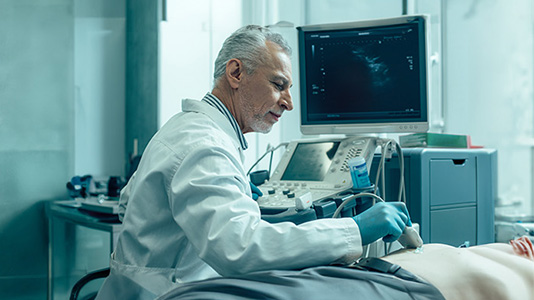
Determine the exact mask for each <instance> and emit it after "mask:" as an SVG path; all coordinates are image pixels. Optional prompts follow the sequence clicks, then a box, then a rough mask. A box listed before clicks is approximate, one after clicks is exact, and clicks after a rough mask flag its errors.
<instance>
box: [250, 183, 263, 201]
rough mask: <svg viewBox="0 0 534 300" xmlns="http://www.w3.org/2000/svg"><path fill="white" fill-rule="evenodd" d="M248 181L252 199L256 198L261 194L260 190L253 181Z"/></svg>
mask: <svg viewBox="0 0 534 300" xmlns="http://www.w3.org/2000/svg"><path fill="white" fill-rule="evenodd" d="M249 183H250V189H251V190H252V199H254V200H258V198H259V197H260V196H263V193H262V192H261V191H260V189H259V188H258V187H257V186H256V185H254V183H252V182H249Z"/></svg>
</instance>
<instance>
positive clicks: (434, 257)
mask: <svg viewBox="0 0 534 300" xmlns="http://www.w3.org/2000/svg"><path fill="white" fill-rule="evenodd" d="M529 242H530V241H528V242H526V241H525V240H519V241H517V240H516V241H515V242H512V245H515V246H512V245H509V244H498V243H496V244H487V245H480V246H474V247H469V248H454V247H451V246H448V245H442V244H426V245H424V247H423V251H422V253H416V251H415V250H401V251H398V252H396V253H393V254H391V255H388V256H386V257H383V258H382V259H384V260H387V261H389V262H391V263H395V264H398V265H400V266H401V267H403V268H404V269H406V270H408V271H410V272H412V273H414V274H416V275H418V276H420V277H421V278H423V279H425V280H427V281H429V282H430V283H432V284H434V285H435V286H436V287H437V288H438V289H439V290H440V291H441V292H442V294H443V295H444V296H445V298H446V299H458V300H461V299H481V300H482V299H484V300H485V299H499V300H502V299H531V298H532V295H534V260H532V259H531V258H532V257H533V255H532V253H534V250H533V248H532V243H529ZM529 249H530V250H529ZM516 252H517V253H519V254H520V255H518V254H516Z"/></svg>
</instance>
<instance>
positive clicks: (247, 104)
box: [239, 42, 293, 133]
mask: <svg viewBox="0 0 534 300" xmlns="http://www.w3.org/2000/svg"><path fill="white" fill-rule="evenodd" d="M267 49H268V51H267V53H266V54H265V55H266V58H267V59H266V63H265V64H264V65H262V66H259V67H258V68H256V70H255V71H254V72H253V74H252V75H249V74H244V77H243V83H242V85H241V86H240V97H239V98H240V101H239V102H240V105H241V121H242V124H241V125H242V127H243V133H247V132H262V133H267V132H269V131H271V128H272V127H273V125H274V124H275V123H276V122H278V119H279V118H280V117H281V116H282V114H283V113H284V111H286V110H292V109H293V102H292V101H291V93H290V92H289V88H290V87H291V85H292V78H291V60H290V59H289V56H288V55H287V54H286V53H285V52H284V51H283V50H282V48H280V46H278V45H276V44H274V43H272V42H267Z"/></svg>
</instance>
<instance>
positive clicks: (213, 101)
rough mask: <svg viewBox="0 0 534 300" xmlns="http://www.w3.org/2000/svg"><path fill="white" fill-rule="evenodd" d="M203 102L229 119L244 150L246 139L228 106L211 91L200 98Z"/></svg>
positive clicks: (246, 144)
mask: <svg viewBox="0 0 534 300" xmlns="http://www.w3.org/2000/svg"><path fill="white" fill-rule="evenodd" d="M202 101H203V102H206V103H208V104H209V105H211V106H213V107H215V108H216V109H217V110H219V111H220V112H221V113H222V114H223V116H225V117H226V118H227V119H228V121H230V124H231V125H232V127H233V128H234V130H235V134H236V135H237V138H238V139H239V143H240V144H241V148H242V149H243V150H246V149H247V148H248V143H247V140H245V136H244V135H243V132H242V131H241V129H240V128H239V125H238V124H237V121H236V120H235V118H234V116H233V115H232V114H231V113H230V111H229V110H228V108H226V106H224V104H223V103H222V102H221V100H219V99H218V98H217V97H215V96H214V95H213V94H212V93H207V94H206V96H204V98H202Z"/></svg>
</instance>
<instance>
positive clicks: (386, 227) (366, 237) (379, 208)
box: [353, 202, 412, 245]
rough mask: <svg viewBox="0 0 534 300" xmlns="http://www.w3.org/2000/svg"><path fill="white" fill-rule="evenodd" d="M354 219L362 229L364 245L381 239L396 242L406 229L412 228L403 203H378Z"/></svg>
mask: <svg viewBox="0 0 534 300" xmlns="http://www.w3.org/2000/svg"><path fill="white" fill-rule="evenodd" d="M353 219H354V221H356V224H358V227H359V228H360V235H361V236H362V244H363V245H367V244H370V243H372V242H374V241H376V240H378V239H379V238H382V239H383V240H384V242H388V243H390V242H394V241H396V240H397V239H398V238H399V237H400V236H401V234H402V232H403V231H404V227H406V226H412V221H410V215H409V214H408V210H407V209H406V205H405V204H404V203H402V202H378V203H377V204H375V205H373V206H372V207H371V208H369V209H368V210H366V211H364V212H362V213H361V214H359V215H357V216H355V217H353Z"/></svg>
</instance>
